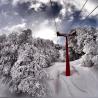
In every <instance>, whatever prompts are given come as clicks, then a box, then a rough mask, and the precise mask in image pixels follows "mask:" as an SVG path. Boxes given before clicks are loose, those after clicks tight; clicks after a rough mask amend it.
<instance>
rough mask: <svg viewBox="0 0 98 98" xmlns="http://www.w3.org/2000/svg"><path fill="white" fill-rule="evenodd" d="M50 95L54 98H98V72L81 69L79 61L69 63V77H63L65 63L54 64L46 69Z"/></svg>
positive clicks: (91, 69) (90, 69)
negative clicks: (48, 77)
mask: <svg viewBox="0 0 98 98" xmlns="http://www.w3.org/2000/svg"><path fill="white" fill-rule="evenodd" d="M48 72H49V76H50V78H51V80H49V85H50V86H51V91H52V92H51V94H52V96H55V98H67V97H71V98H73V97H75V98H76V97H83V98H84V97H85V98H87V97H88V98H94V97H97V98H98V72H97V71H95V70H94V69H93V68H85V67H81V65H80V64H79V60H77V61H74V62H71V73H72V75H71V76H70V77H66V76H65V63H60V62H58V63H55V64H54V66H52V67H50V68H49V69H48Z"/></svg>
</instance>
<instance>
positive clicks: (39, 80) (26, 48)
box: [0, 27, 98, 97]
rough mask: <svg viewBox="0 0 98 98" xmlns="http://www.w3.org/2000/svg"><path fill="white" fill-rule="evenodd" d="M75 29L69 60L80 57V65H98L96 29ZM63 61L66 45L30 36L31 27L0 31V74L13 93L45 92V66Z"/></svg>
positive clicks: (41, 93)
mask: <svg viewBox="0 0 98 98" xmlns="http://www.w3.org/2000/svg"><path fill="white" fill-rule="evenodd" d="M75 30H76V36H72V37H70V38H69V51H70V61H74V60H76V59H79V58H81V65H82V66H85V67H92V66H94V68H98V62H97V61H98V49H97V48H98V30H96V29H95V28H93V27H89V28H87V27H85V28H76V29H75ZM61 55H62V57H61ZM62 61H63V62H65V47H63V46H60V45H57V44H54V43H53V42H52V41H50V40H44V39H40V38H33V37H32V31H31V30H30V29H27V30H24V31H22V32H20V33H17V32H16V33H15V32H14V33H11V34H9V35H8V36H7V35H4V34H3V35H0V78H1V80H2V83H5V84H6V85H8V86H9V90H10V91H11V92H12V93H17V94H21V93H26V94H29V95H31V96H34V97H35V96H36V97H42V96H47V95H48V94H49V93H50V90H49V89H48V88H49V87H48V83H47V80H48V78H49V77H48V73H47V71H46V69H47V68H48V67H50V66H52V65H53V63H55V62H62Z"/></svg>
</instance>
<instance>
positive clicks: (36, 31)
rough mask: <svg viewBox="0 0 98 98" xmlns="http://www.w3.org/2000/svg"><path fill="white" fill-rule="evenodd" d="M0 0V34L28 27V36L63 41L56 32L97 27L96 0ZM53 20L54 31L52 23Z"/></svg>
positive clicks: (97, 10) (97, 2)
mask: <svg viewBox="0 0 98 98" xmlns="http://www.w3.org/2000/svg"><path fill="white" fill-rule="evenodd" d="M51 1H52V7H51V4H50V0H0V34H3V33H5V34H9V33H12V32H20V31H22V30H24V29H27V28H30V29H31V30H32V36H34V37H40V38H43V39H50V40H53V42H55V43H63V42H64V39H63V38H58V37H57V36H56V31H59V32H62V33H67V32H70V30H71V29H73V28H75V27H81V26H85V25H87V26H94V27H97V26H98V8H97V9H96V10H95V11H94V12H93V13H92V14H91V15H90V16H89V17H88V18H85V17H86V16H87V15H89V13H90V12H91V11H92V10H93V9H94V8H95V7H96V6H98V0H88V2H87V4H86V5H85V6H84V8H83V9H82V11H81V13H80V10H81V8H82V6H83V5H84V3H85V2H86V0H51ZM54 18H55V20H56V25H57V30H56V27H55V24H54Z"/></svg>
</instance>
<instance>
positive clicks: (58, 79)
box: [0, 59, 98, 98]
mask: <svg viewBox="0 0 98 98" xmlns="http://www.w3.org/2000/svg"><path fill="white" fill-rule="evenodd" d="M80 61H81V59H80V60H76V61H73V62H71V63H70V64H71V73H72V75H71V76H70V77H66V76H65V69H66V68H65V63H62V62H56V63H55V64H54V65H53V66H51V67H49V68H48V69H47V71H48V73H49V79H48V84H49V86H50V91H51V97H53V98H67V97H70V98H73V97H75V98H76V97H80V98H81V97H83V98H87V97H90V98H91V97H93V98H94V97H98V70H97V69H94V68H93V67H92V68H88V67H83V66H81V64H80ZM37 86H38V84H37ZM4 88H5V87H4V86H3V89H2V87H1V86H0V97H2V96H3V97H5V96H6V95H7V94H5V93H8V91H7V90H6V89H4ZM1 89H2V90H1ZM9 96H11V95H10V94H9ZM51 97H49V98H51Z"/></svg>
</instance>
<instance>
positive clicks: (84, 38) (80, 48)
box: [69, 27, 98, 67]
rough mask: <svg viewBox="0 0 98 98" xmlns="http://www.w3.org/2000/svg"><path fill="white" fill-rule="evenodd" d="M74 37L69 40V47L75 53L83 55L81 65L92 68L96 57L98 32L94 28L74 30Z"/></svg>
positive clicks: (97, 53) (97, 52)
mask: <svg viewBox="0 0 98 98" xmlns="http://www.w3.org/2000/svg"><path fill="white" fill-rule="evenodd" d="M75 30H76V36H73V37H71V38H70V39H69V43H70V46H71V47H72V48H73V49H74V50H75V51H76V52H77V53H80V54H81V53H83V54H84V55H83V56H82V59H81V65H83V66H86V67H92V66H94V65H96V63H95V62H94V61H97V60H96V59H97V55H98V41H97V39H98V32H97V30H96V28H94V27H83V28H76V29H75Z"/></svg>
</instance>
